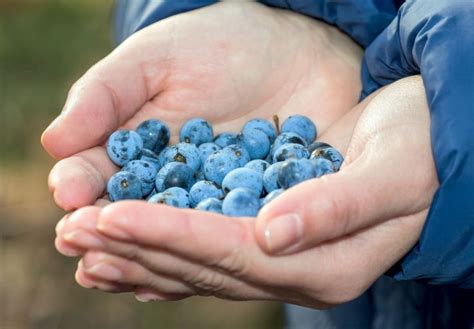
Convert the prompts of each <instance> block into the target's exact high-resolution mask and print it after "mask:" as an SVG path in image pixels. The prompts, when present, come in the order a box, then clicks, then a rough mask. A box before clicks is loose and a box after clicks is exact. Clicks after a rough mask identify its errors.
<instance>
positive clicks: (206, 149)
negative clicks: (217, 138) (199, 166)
mask: <svg viewBox="0 0 474 329" xmlns="http://www.w3.org/2000/svg"><path fill="white" fill-rule="evenodd" d="M198 149H199V152H200V153H201V163H204V162H205V161H206V159H207V158H208V157H209V156H210V155H211V154H212V153H214V152H215V151H217V150H220V149H221V147H220V146H219V145H217V144H216V143H203V144H201V145H199V147H198Z"/></svg>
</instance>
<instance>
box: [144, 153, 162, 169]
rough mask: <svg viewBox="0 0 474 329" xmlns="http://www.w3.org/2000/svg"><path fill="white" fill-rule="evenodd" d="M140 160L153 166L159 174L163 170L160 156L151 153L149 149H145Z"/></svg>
mask: <svg viewBox="0 0 474 329" xmlns="http://www.w3.org/2000/svg"><path fill="white" fill-rule="evenodd" d="M139 159H140V160H144V161H147V162H149V163H151V164H153V166H154V167H155V168H156V171H157V172H158V170H160V168H161V163H160V158H159V157H158V155H156V154H155V153H154V152H153V151H150V150H149V149H143V150H142V152H141V154H140V157H139Z"/></svg>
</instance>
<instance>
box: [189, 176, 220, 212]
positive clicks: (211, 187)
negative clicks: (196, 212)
mask: <svg viewBox="0 0 474 329" xmlns="http://www.w3.org/2000/svg"><path fill="white" fill-rule="evenodd" d="M208 198H217V199H222V198H224V192H223V191H222V190H221V188H220V187H219V186H217V185H216V184H215V183H214V182H211V181H208V180H202V181H199V182H197V183H195V184H194V185H193V186H192V187H191V189H190V190H189V200H190V202H191V206H192V207H196V205H197V204H198V203H199V202H201V201H202V200H204V199H208Z"/></svg>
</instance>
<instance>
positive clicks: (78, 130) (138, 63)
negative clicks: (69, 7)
mask: <svg viewBox="0 0 474 329" xmlns="http://www.w3.org/2000/svg"><path fill="white" fill-rule="evenodd" d="M150 32H152V31H150V30H149V29H145V30H143V31H141V32H138V33H137V34H136V35H134V36H132V37H131V38H129V39H128V40H127V41H125V42H124V43H123V44H121V45H120V46H119V47H118V48H117V49H115V50H114V51H113V52H112V53H111V54H109V55H108V56H107V57H105V58H104V59H102V60H101V61H100V62H98V63H97V64H96V65H94V66H93V67H92V68H91V69H89V70H88V71H87V72H86V73H85V74H84V75H83V76H82V77H81V78H80V79H79V80H78V81H77V82H76V83H75V84H74V85H73V87H72V88H71V90H70V91H69V94H68V97H67V100H66V104H65V105H64V108H63V110H62V112H61V114H60V115H59V116H58V117H57V118H56V119H55V120H54V121H53V122H52V123H51V124H50V126H49V127H48V128H46V130H45V131H44V132H43V135H42V136H41V143H42V144H43V146H44V148H45V149H46V151H47V152H48V153H49V154H50V155H51V156H53V157H55V158H65V157H67V156H70V155H72V154H75V153H77V152H80V151H82V150H85V149H88V148H91V147H93V146H97V145H99V144H101V143H103V142H104V141H105V139H106V138H107V136H108V135H110V133H111V132H113V131H114V130H116V129H117V128H118V127H119V126H120V125H122V124H123V123H124V122H126V121H127V120H128V119H130V118H131V117H132V116H133V115H134V114H135V113H136V112H137V111H138V110H139V109H140V108H141V106H142V105H143V104H144V103H145V102H146V101H147V100H149V99H150V98H152V97H153V96H154V95H155V94H157V93H158V91H159V90H160V88H161V87H162V84H163V80H164V79H165V76H166V70H165V68H164V67H161V66H160V65H158V64H157V63H163V62H166V61H163V60H160V59H162V58H165V56H166V49H167V48H168V47H167V45H166V42H167V41H166V40H167V39H168V38H154V39H153V41H150V38H146V37H144V36H146V34H147V33H150ZM157 42H158V43H160V44H157Z"/></svg>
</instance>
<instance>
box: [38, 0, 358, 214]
mask: <svg viewBox="0 0 474 329" xmlns="http://www.w3.org/2000/svg"><path fill="white" fill-rule="evenodd" d="M361 55H362V54H361V50H360V49H359V48H358V47H357V46H356V45H355V44H354V43H353V42H352V41H351V40H350V39H349V38H348V37H346V36H345V35H343V34H342V33H341V32H339V31H337V30H336V29H335V28H332V27H328V26H327V25H324V24H323V23H319V22H316V21H314V20H312V19H309V18H307V17H304V16H302V15H298V14H294V13H291V12H287V11H282V10H276V9H270V8H266V7H265V6H262V5H258V4H255V3H220V4H216V5H213V6H210V7H207V8H204V9H200V10H196V11H193V12H189V13H186V14H182V15H177V16H174V17H171V18H169V19H166V20H163V21H160V22H158V23H155V24H153V25H151V26H149V27H148V28H146V29H144V30H142V31H140V32H138V33H136V34H135V35H133V36H132V37H130V38H129V39H128V40H126V41H125V42H124V43H123V44H122V45H121V46H119V47H118V48H117V49H116V50H114V51H113V52H112V53H111V54H110V55H109V56H107V57H106V58H104V59H103V60H102V61H100V62H99V63H98V64H96V65H95V66H93V67H92V68H91V69H90V70H89V71H88V72H87V73H86V74H85V75H84V76H83V77H82V78H80V79H79V81H78V82H76V83H75V85H74V86H73V87H72V89H71V91H70V93H69V96H68V99H67V102H66V105H65V107H64V109H63V112H62V113H61V115H60V116H59V117H58V118H57V119H56V120H55V121H54V122H53V123H52V124H51V125H50V126H49V127H48V128H47V129H46V131H45V132H44V134H43V136H42V143H43V145H44V147H45V149H46V150H47V151H48V152H49V153H50V154H51V155H52V156H53V157H55V158H58V159H63V160H62V161H60V162H58V164H57V165H56V166H55V167H54V168H53V170H52V172H51V174H50V178H49V185H50V189H51V190H52V191H53V193H54V198H55V201H56V203H57V204H58V205H59V206H60V207H61V208H63V209H65V210H72V209H75V208H79V207H82V206H86V205H89V204H94V202H96V200H97V199H99V198H101V197H102V196H103V194H104V189H105V184H106V181H107V179H108V177H110V175H112V174H113V173H114V172H115V171H117V168H116V167H115V166H114V165H113V164H112V162H111V161H110V160H109V159H108V158H107V155H106V152H105V150H104V147H103V144H104V142H105V140H106V139H107V136H108V135H110V134H111V133H112V132H113V131H114V130H116V129H118V128H119V127H126V128H135V127H136V126H137V125H138V124H139V123H140V122H142V121H144V120H146V119H149V118H157V119H161V120H163V121H165V122H166V123H167V124H169V126H170V130H171V132H172V139H171V142H176V134H177V132H178V129H179V126H180V125H181V124H182V123H183V122H184V121H185V120H187V119H189V118H191V117H204V118H206V119H207V120H209V121H210V122H212V123H213V125H214V130H215V132H216V133H218V132H221V131H238V130H239V129H240V128H241V126H242V125H243V124H244V123H245V122H246V121H247V120H249V119H252V118H256V117H262V118H267V119H270V118H271V117H272V116H273V115H275V114H277V115H278V116H279V117H281V118H282V119H284V118H286V117H287V116H289V115H291V114H296V113H298V114H303V115H307V116H309V117H310V118H312V119H313V120H314V121H315V122H316V124H317V126H318V129H319V131H320V132H323V131H324V130H325V129H326V128H327V127H328V126H329V125H330V124H331V123H332V122H334V121H335V120H336V119H337V118H339V117H341V116H342V115H343V114H344V113H345V112H346V111H348V110H349V109H351V108H352V107H353V106H354V105H355V104H356V103H357V100H358V97H359V93H360V89H361V86H360V81H359V79H360V78H359V72H360V61H361Z"/></svg>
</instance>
